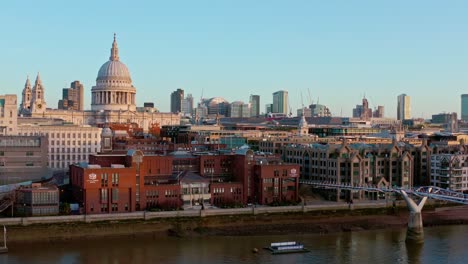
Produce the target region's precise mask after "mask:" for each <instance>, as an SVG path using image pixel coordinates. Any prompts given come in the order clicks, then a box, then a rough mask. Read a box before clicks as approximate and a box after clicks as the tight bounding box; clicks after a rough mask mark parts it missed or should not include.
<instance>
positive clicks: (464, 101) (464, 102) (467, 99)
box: [461, 94, 468, 121]
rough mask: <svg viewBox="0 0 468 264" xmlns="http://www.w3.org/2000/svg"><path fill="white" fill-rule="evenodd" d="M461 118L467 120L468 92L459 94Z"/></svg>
mask: <svg viewBox="0 0 468 264" xmlns="http://www.w3.org/2000/svg"><path fill="white" fill-rule="evenodd" d="M461 120H463V121H468V94H462V95H461Z"/></svg>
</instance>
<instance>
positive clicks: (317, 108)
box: [309, 104, 331, 117]
mask: <svg viewBox="0 0 468 264" xmlns="http://www.w3.org/2000/svg"><path fill="white" fill-rule="evenodd" d="M309 108H310V110H311V111H312V112H311V115H312V117H322V116H326V117H331V112H330V109H329V108H328V107H327V106H325V105H321V104H311V105H309Z"/></svg>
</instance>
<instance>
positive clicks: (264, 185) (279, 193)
mask: <svg viewBox="0 0 468 264" xmlns="http://www.w3.org/2000/svg"><path fill="white" fill-rule="evenodd" d="M262 163H263V162H262ZM262 163H260V162H258V163H257V164H256V165H255V166H254V178H255V191H254V193H255V195H256V201H257V202H258V203H259V204H282V203H290V202H297V201H298V187H299V171H300V169H299V165H296V164H282V163H281V162H278V163H267V164H262Z"/></svg>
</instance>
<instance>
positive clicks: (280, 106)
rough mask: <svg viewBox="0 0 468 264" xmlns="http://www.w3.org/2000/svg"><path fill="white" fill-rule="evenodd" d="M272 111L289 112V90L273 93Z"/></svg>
mask: <svg viewBox="0 0 468 264" xmlns="http://www.w3.org/2000/svg"><path fill="white" fill-rule="evenodd" d="M271 112H272V113H283V114H285V115H287V114H288V91H284V90H281V91H277V92H274V93H273V109H272V111H271Z"/></svg>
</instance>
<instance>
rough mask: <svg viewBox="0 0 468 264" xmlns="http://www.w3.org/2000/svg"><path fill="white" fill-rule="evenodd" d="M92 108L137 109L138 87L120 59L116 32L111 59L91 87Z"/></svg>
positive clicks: (102, 67)
mask: <svg viewBox="0 0 468 264" xmlns="http://www.w3.org/2000/svg"><path fill="white" fill-rule="evenodd" d="M91 110H93V111H102V110H104V111H122V110H125V111H136V88H135V87H134V86H133V85H132V79H131V77H130V72H129V71H128V68H127V66H125V64H123V63H122V62H121V61H120V58H119V48H118V47H117V41H116V39H115V34H114V42H113V43H112V48H111V50H110V57H109V60H108V61H107V62H106V63H104V64H103V65H102V66H101V68H100V69H99V72H98V75H97V78H96V85H95V86H93V87H92V88H91ZM104 132H106V131H104ZM104 132H103V133H104Z"/></svg>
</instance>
